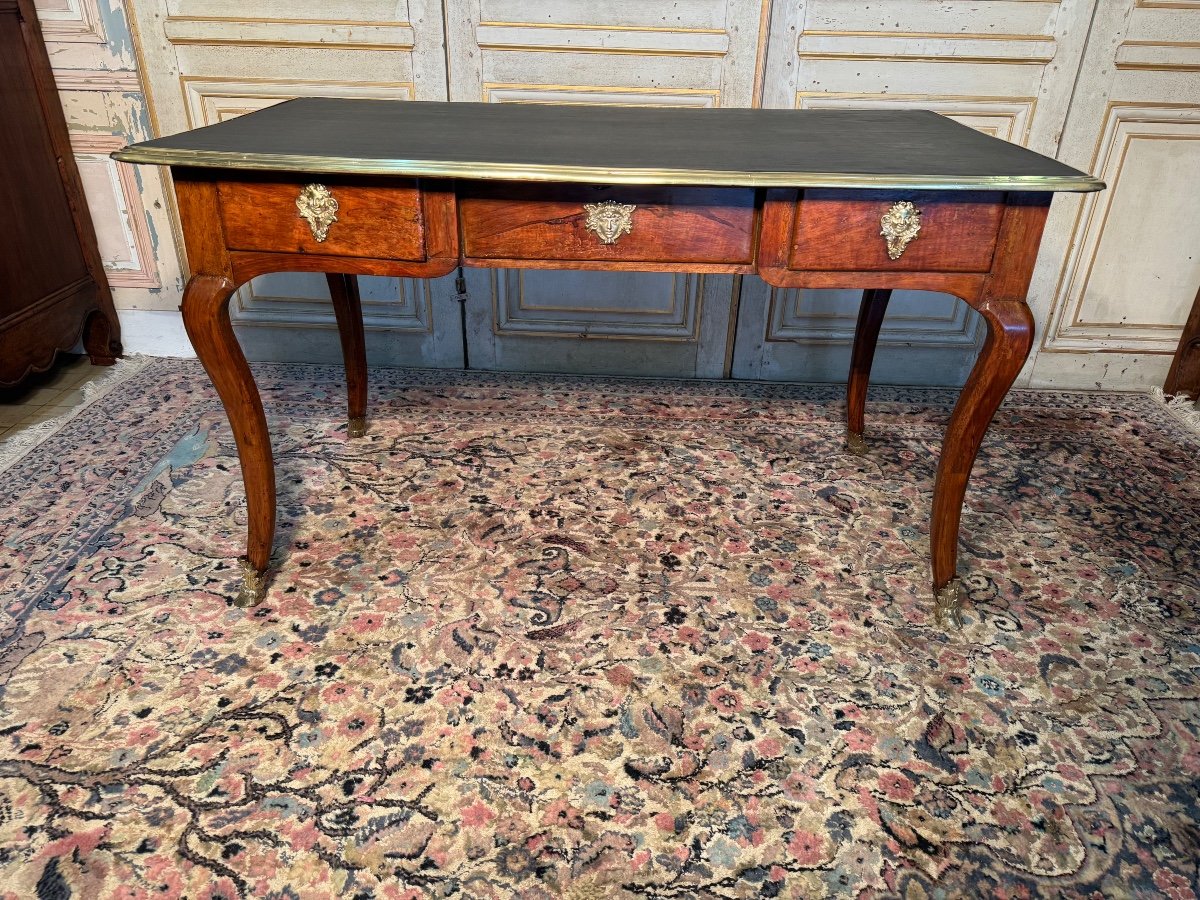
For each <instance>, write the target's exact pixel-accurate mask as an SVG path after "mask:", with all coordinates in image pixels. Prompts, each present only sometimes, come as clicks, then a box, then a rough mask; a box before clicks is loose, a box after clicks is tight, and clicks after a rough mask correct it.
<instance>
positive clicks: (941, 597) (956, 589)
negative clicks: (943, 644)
mask: <svg viewBox="0 0 1200 900" xmlns="http://www.w3.org/2000/svg"><path fill="white" fill-rule="evenodd" d="M962 594H963V592H962V586H961V585H960V584H959V583H958V579H955V580H953V581H951V582H950V583H949V584H948V585H946V586H945V587H944V588H942V589H941V590H938V591H935V592H934V595H933V620H934V621H935V622H937V624H938V627H939V628H941V629H943V630H947V629H948V628H949V624H953V625H954V627H955V628H962V627H963V617H962V601H963V596H962ZM948 623H949V624H948Z"/></svg>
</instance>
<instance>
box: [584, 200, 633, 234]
mask: <svg viewBox="0 0 1200 900" xmlns="http://www.w3.org/2000/svg"><path fill="white" fill-rule="evenodd" d="M635 209H637V205H636V204H633V203H617V202H616V201H615V200H605V201H604V202H603V203H585V204H583V210H584V212H586V213H587V225H586V227H587V230H588V231H593V232H595V233H596V237H598V238H600V243H602V244H615V243H616V242H617V238H619V237H620V236H621V235H623V234H629V233H630V232H631V231H633V211H634V210H635Z"/></svg>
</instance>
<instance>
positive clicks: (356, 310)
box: [325, 274, 367, 437]
mask: <svg viewBox="0 0 1200 900" xmlns="http://www.w3.org/2000/svg"><path fill="white" fill-rule="evenodd" d="M325 278H326V280H327V281H328V282H329V296H330V297H331V298H332V300H333V314H334V315H335V316H336V317H337V326H338V337H340V338H341V341H342V360H343V362H344V364H345V366H346V395H347V399H348V404H349V422H348V424H347V426H346V434H347V435H348V436H349V437H361V436H362V435H363V434H365V433H366V430H367V342H366V335H365V333H364V331H363V318H362V300H361V299H360V297H359V293H358V278H357V276H354V275H333V274H329V275H326V276H325Z"/></svg>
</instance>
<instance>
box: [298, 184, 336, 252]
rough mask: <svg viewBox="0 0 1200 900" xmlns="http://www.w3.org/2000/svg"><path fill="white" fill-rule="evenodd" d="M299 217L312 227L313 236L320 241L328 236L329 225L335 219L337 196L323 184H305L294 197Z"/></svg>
mask: <svg viewBox="0 0 1200 900" xmlns="http://www.w3.org/2000/svg"><path fill="white" fill-rule="evenodd" d="M296 209H298V210H300V218H302V219H303V220H304V221H305V222H307V223H308V227H309V228H311V229H312V235H313V238H314V239H315V240H316V241H317V242H318V243H320V242H322V241H324V240H325V238H327V237H329V226H330V225H332V224H333V223H334V222H336V221H337V211H338V202H337V198H336V197H335V196H333V194H331V193H330V192H329V188H327V187H325V185H323V184H307V185H305V186H304V190H302V191H301V192H300V196H299V197H297V198H296Z"/></svg>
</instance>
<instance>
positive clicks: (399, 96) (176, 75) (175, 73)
mask: <svg viewBox="0 0 1200 900" xmlns="http://www.w3.org/2000/svg"><path fill="white" fill-rule="evenodd" d="M131 12H132V13H133V14H134V16H135V19H136V23H137V26H138V31H139V33H140V36H141V47H142V53H143V55H144V58H145V61H146V64H147V66H146V75H147V78H146V81H147V84H148V87H149V93H150V99H151V113H152V117H153V119H154V120H155V122H156V125H157V130H158V132H159V133H162V134H170V133H173V132H177V131H183V130H185V129H188V128H196V127H199V126H201V125H210V124H213V123H215V122H220V121H224V120H226V119H230V118H233V117H235V116H240V115H243V114H244V113H247V112H250V111H251V110H256V109H261V108H263V107H265V106H270V105H272V104H274V103H278V102H280V101H282V100H286V99H288V98H291V97H298V96H326V97H359V98H378V99H387V100H414V99H423V100H444V99H446V98H447V90H446V60H445V52H444V43H443V28H442V9H441V4H440V3H429V2H426V0H400V2H395V0H340V2H335V3H326V4H322V5H321V7H320V12H319V16H317V15H314V11H313V9H312V8H310V7H303V6H297V4H296V3H295V2H290V0H289V2H284V0H246V2H243V3H240V4H237V5H232V4H229V3H227V2H224V0H136V2H134V3H132V4H131ZM361 281H362V291H363V307H364V314H365V316H366V325H367V347H368V356H369V359H370V361H371V362H372V363H376V364H391V365H403V364H408V365H424V366H459V365H462V362H463V355H462V332H461V322H460V314H459V310H458V307H457V305H456V304H455V302H454V299H453V297H454V290H453V283H452V279H449V280H448V279H438V280H437V281H434V282H432V283H430V284H429V285H424V284H422V283H420V282H416V281H413V280H411V279H394V278H392V279H384V278H369V277H368V278H363V279H361ZM231 312H232V316H233V319H234V322H235V324H236V325H237V326H238V334H239V337H240V339H241V340H242V343H243V346H244V348H245V350H246V354H247V356H248V357H250V358H251V359H280V360H288V359H293V360H310V361H329V362H334V361H337V360H339V359H340V358H341V349H340V345H339V343H338V339H337V330H336V322H335V320H334V316H333V309H332V307H331V305H330V303H329V294H328V290H327V288H326V286H325V279H324V278H323V277H321V276H319V275H304V274H287V275H270V276H265V277H262V278H256V279H255V280H254V281H253V282H252V283H251V284H249V285H246V286H245V287H243V288H242V289H241V290H240V291H239V292H238V294H237V296H236V297H235V298H234V300H233V301H232V303H231Z"/></svg>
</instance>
